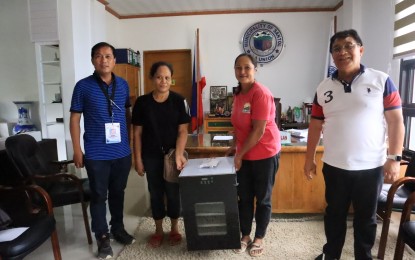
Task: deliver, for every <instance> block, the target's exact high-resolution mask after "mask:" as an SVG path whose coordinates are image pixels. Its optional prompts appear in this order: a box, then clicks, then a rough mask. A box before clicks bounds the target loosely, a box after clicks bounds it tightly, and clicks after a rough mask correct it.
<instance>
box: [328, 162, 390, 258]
mask: <svg viewBox="0 0 415 260" xmlns="http://www.w3.org/2000/svg"><path fill="white" fill-rule="evenodd" d="M323 175H324V181H325V184H326V202H327V208H326V215H325V217H324V228H325V233H326V238H327V243H326V244H325V245H324V247H323V252H324V253H325V254H327V255H329V256H331V257H333V258H336V259H340V256H341V253H342V249H343V245H344V241H345V237H346V228H347V226H346V225H347V224H346V221H347V215H348V212H349V208H350V205H351V204H352V205H353V212H354V218H353V229H354V253H355V259H357V260H363V259H372V254H371V250H372V247H373V244H374V243H375V238H376V209H377V201H378V196H379V193H380V191H381V188H382V184H383V167H377V168H374V169H369V170H360V171H359V170H358V171H347V170H343V169H340V168H336V167H333V166H330V165H328V164H326V163H325V164H324V165H323Z"/></svg>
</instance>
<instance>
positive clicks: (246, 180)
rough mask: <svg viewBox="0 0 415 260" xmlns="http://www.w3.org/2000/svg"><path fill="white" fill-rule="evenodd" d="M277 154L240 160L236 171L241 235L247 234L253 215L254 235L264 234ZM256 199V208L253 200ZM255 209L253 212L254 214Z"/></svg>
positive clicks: (269, 215)
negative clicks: (265, 157)
mask: <svg viewBox="0 0 415 260" xmlns="http://www.w3.org/2000/svg"><path fill="white" fill-rule="evenodd" d="M278 163H279V154H277V155H275V156H272V157H270V158H267V159H263V160H257V161H248V160H242V166H241V168H240V169H239V171H238V172H237V179H238V197H239V201H238V208H239V221H240V227H241V233H242V236H245V235H249V234H250V233H251V230H252V221H253V218H254V215H255V221H256V229H255V237H256V238H263V237H264V236H265V233H266V230H267V227H268V224H269V221H270V219H271V196H272V188H273V186H274V182H275V174H276V173H277V170H278V165H279V164H278ZM255 199H256V208H255V207H254V201H255ZM254 211H255V214H254Z"/></svg>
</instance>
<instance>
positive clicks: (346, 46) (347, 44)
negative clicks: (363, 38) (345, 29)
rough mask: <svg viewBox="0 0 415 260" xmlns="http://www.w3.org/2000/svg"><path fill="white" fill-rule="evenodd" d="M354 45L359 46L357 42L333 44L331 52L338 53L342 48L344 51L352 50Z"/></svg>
mask: <svg viewBox="0 0 415 260" xmlns="http://www.w3.org/2000/svg"><path fill="white" fill-rule="evenodd" d="M356 46H360V44H359V43H346V44H345V45H343V46H335V47H333V49H332V52H334V53H336V54H338V53H340V52H341V51H342V50H343V49H345V50H346V51H352V50H354V47H356Z"/></svg>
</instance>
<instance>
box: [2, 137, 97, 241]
mask: <svg viewBox="0 0 415 260" xmlns="http://www.w3.org/2000/svg"><path fill="white" fill-rule="evenodd" d="M55 147H56V146H55ZM6 150H7V153H8V155H9V157H10V159H11V161H12V162H13V163H14V165H15V167H16V169H18V171H19V172H20V174H21V175H22V178H23V179H24V181H25V182H26V183H29V184H32V183H33V184H37V185H39V186H41V187H42V188H43V189H44V190H45V191H46V192H47V193H48V194H49V196H50V197H51V199H52V203H53V207H60V206H64V205H71V204H76V203H81V207H82V214H83V218H84V225H85V231H86V235H87V239H88V244H92V237H91V230H90V227H89V220H88V214H87V201H89V200H90V194H91V192H90V189H89V181H88V179H87V178H82V179H81V178H78V177H77V176H75V175H73V174H69V173H62V172H60V171H59V170H57V168H56V163H55V162H52V161H50V160H48V157H47V156H46V154H45V153H44V151H43V150H42V149H41V147H40V145H39V144H38V142H36V140H35V139H34V138H33V137H32V136H30V135H26V134H20V135H14V136H10V137H8V138H7V139H6Z"/></svg>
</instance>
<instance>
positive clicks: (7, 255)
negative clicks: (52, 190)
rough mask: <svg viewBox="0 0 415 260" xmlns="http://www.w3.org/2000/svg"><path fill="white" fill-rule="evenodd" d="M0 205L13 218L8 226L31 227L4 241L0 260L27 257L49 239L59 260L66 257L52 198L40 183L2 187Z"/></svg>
mask: <svg viewBox="0 0 415 260" xmlns="http://www.w3.org/2000/svg"><path fill="white" fill-rule="evenodd" d="M34 197H36V198H37V199H36V205H35V204H34V200H33V198H34ZM0 207H1V208H2V209H3V210H4V211H5V212H6V213H7V215H9V216H10V219H11V224H10V225H9V226H8V227H7V228H17V227H28V228H27V229H26V230H25V231H24V232H23V233H22V234H20V235H19V236H18V237H16V238H14V239H12V240H10V241H3V242H0V259H3V260H6V259H13V260H15V259H23V258H24V257H26V256H27V255H29V254H30V253H31V252H33V251H34V250H35V249H37V248H38V247H39V246H40V245H42V244H43V243H44V242H45V241H46V240H47V239H49V238H50V239H51V242H52V251H53V255H54V257H55V260H61V259H62V257H61V253H60V247H59V240H58V234H57V232H56V227H55V224H56V222H55V218H54V216H53V208H52V201H51V199H50V197H49V195H48V194H47V193H46V191H45V190H43V189H42V188H41V187H39V186H36V185H27V186H15V187H7V186H0Z"/></svg>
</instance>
